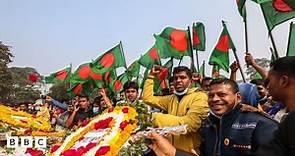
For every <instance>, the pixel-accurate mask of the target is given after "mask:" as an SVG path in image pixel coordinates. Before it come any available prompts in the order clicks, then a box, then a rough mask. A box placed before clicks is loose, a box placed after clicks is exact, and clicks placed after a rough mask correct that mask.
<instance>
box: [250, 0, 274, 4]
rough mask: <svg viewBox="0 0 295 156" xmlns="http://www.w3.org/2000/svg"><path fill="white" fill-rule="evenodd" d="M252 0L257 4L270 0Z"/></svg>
mask: <svg viewBox="0 0 295 156" xmlns="http://www.w3.org/2000/svg"><path fill="white" fill-rule="evenodd" d="M252 1H253V2H256V3H257V4H261V3H265V2H269V1H272V0H252Z"/></svg>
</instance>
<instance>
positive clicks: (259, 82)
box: [250, 79, 266, 87]
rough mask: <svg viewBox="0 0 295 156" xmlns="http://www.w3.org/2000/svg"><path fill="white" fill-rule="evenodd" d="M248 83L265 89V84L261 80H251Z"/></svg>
mask: <svg viewBox="0 0 295 156" xmlns="http://www.w3.org/2000/svg"><path fill="white" fill-rule="evenodd" d="M250 83H252V84H255V85H256V86H258V85H262V86H264V87H266V86H265V84H266V83H265V81H264V80H262V79H253V80H251V81H250Z"/></svg>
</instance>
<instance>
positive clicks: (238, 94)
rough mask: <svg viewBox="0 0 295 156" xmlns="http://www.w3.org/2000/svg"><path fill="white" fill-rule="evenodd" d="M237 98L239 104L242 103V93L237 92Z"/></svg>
mask: <svg viewBox="0 0 295 156" xmlns="http://www.w3.org/2000/svg"><path fill="white" fill-rule="evenodd" d="M236 96H237V102H241V101H242V96H241V93H240V92H237V93H236Z"/></svg>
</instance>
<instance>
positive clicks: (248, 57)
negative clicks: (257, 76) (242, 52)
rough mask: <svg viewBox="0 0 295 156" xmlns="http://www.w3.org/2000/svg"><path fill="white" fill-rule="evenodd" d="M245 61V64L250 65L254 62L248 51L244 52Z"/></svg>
mask: <svg viewBox="0 0 295 156" xmlns="http://www.w3.org/2000/svg"><path fill="white" fill-rule="evenodd" d="M245 62H246V64H247V65H251V66H253V65H254V64H255V63H256V62H255V60H254V58H253V56H252V55H251V54H250V53H249V52H246V56H245Z"/></svg>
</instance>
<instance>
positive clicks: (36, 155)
mask: <svg viewBox="0 0 295 156" xmlns="http://www.w3.org/2000/svg"><path fill="white" fill-rule="evenodd" d="M25 153H26V154H27V153H29V154H31V155H32V156H45V154H44V153H43V152H42V151H40V150H37V149H32V148H27V150H26V152H25Z"/></svg>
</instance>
